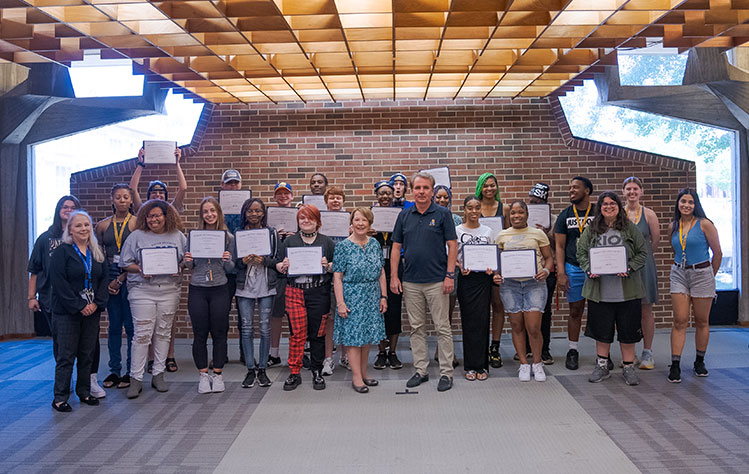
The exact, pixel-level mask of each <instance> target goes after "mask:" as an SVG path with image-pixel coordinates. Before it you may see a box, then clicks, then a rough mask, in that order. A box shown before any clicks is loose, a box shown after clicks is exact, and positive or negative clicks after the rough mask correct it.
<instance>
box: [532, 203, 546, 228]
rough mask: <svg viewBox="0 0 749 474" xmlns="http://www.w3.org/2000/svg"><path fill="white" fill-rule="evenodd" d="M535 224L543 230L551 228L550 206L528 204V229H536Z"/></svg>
mask: <svg viewBox="0 0 749 474" xmlns="http://www.w3.org/2000/svg"><path fill="white" fill-rule="evenodd" d="M536 224H539V225H540V226H541V227H543V228H544V229H548V228H549V227H550V226H551V206H549V205H548V204H528V227H530V228H533V229H536V228H537V227H536Z"/></svg>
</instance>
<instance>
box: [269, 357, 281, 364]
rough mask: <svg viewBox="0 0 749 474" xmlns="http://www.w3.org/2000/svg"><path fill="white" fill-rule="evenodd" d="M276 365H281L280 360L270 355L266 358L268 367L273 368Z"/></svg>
mask: <svg viewBox="0 0 749 474" xmlns="http://www.w3.org/2000/svg"><path fill="white" fill-rule="evenodd" d="M276 365H281V358H280V357H273V356H272V355H269V356H268V367H273V366H276Z"/></svg>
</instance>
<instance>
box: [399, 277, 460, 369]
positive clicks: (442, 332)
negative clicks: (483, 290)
mask: <svg viewBox="0 0 749 474" xmlns="http://www.w3.org/2000/svg"><path fill="white" fill-rule="evenodd" d="M403 300H404V301H405V302H406V311H407V312H408V321H409V323H410V324H411V352H412V353H413V358H414V367H416V371H417V372H418V373H419V375H422V376H423V375H426V373H427V367H428V366H429V353H428V351H427V341H426V324H427V315H426V313H427V309H429V312H430V313H431V315H432V321H433V322H434V326H435V327H436V328H437V333H438V336H437V342H438V344H439V358H440V375H441V376H442V375H446V376H448V377H452V376H453V364H452V362H453V357H454V355H453V333H452V329H451V328H450V319H449V317H448V312H449V308H450V296H449V295H446V294H444V293H442V282H439V283H409V282H406V281H404V282H403Z"/></svg>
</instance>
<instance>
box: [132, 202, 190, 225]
mask: <svg viewBox="0 0 749 474" xmlns="http://www.w3.org/2000/svg"><path fill="white" fill-rule="evenodd" d="M154 207H158V208H159V209H161V212H163V213H164V230H165V231H166V232H172V231H175V230H179V231H182V230H183V229H184V227H183V226H182V219H180V217H179V213H178V212H177V211H176V210H175V209H174V207H172V205H171V204H169V203H168V202H166V201H162V200H161V199H151V200H150V201H146V202H144V203H143V205H142V206H141V207H140V209H139V210H138V217H137V218H136V220H135V228H136V229H138V230H143V231H148V232H150V231H151V228H150V227H148V222H147V220H146V216H148V213H149V212H151V210H152V209H153V208H154Z"/></svg>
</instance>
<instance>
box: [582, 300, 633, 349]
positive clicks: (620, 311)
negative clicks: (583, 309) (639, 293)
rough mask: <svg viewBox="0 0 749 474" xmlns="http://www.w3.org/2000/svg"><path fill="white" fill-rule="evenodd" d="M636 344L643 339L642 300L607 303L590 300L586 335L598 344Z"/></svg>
mask: <svg viewBox="0 0 749 474" xmlns="http://www.w3.org/2000/svg"><path fill="white" fill-rule="evenodd" d="M614 329H616V334H617V340H618V341H619V342H620V343H622V344H634V343H636V342H639V341H640V340H641V339H642V304H641V300H640V299H636V300H629V301H622V302H619V303H606V302H603V301H601V302H600V303H596V302H595V301H591V300H588V324H587V326H586V327H585V335H586V336H588V337H590V338H592V339H595V340H596V341H598V342H604V343H607V344H611V343H612V342H614Z"/></svg>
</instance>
